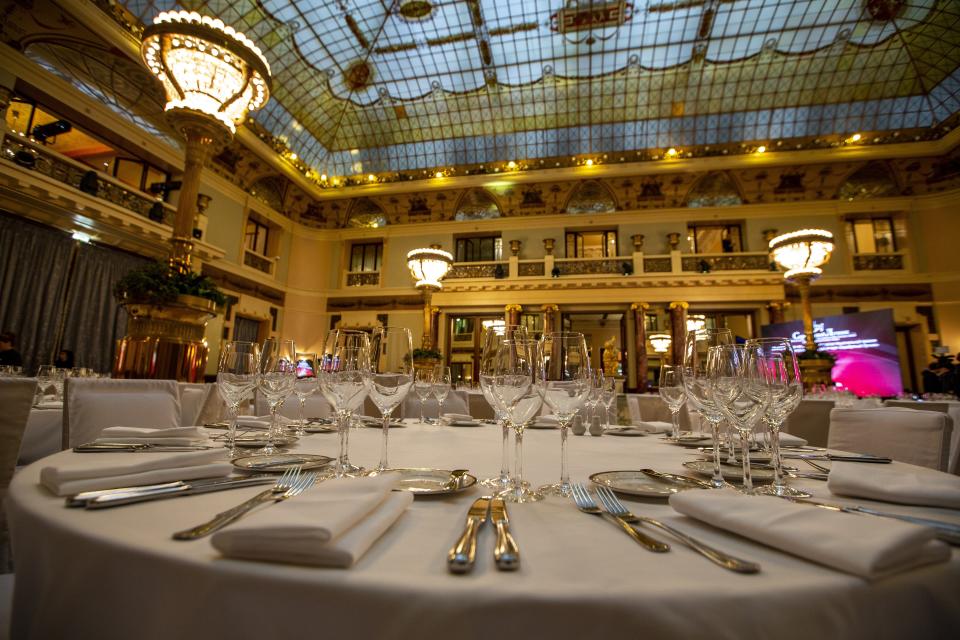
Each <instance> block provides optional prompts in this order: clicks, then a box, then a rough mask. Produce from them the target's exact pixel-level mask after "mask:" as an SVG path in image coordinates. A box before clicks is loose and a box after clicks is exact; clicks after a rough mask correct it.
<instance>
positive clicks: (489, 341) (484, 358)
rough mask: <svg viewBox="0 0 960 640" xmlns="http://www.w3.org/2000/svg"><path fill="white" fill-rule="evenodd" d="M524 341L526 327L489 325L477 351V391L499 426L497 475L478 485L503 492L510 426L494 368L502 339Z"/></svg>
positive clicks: (507, 476)
mask: <svg viewBox="0 0 960 640" xmlns="http://www.w3.org/2000/svg"><path fill="white" fill-rule="evenodd" d="M510 338H520V339H527V330H526V327H523V326H520V325H499V324H498V325H491V326H489V327H485V328H484V330H483V335H482V337H481V351H480V391H481V392H482V393H483V397H484V398H486V400H487V402H488V403H489V404H490V406H491V407H492V408H493V413H494V415H495V416H496V419H497V423H498V424H499V425H500V437H501V450H500V475H499V476H496V477H493V478H484V479H483V480H481V481H480V484H482V485H484V486H486V487H493V488H495V489H498V490H500V491H505V490H507V489H508V488H509V487H510V461H509V457H510V456H509V443H510V423H509V421H508V420H507V411H506V407H504V406H503V403H502V402H500V399H499V398H498V396H497V394H496V393H494V390H493V377H494V369H495V367H496V363H497V352H498V350H499V349H500V344H501V343H502V342H503V341H504V340H505V339H510Z"/></svg>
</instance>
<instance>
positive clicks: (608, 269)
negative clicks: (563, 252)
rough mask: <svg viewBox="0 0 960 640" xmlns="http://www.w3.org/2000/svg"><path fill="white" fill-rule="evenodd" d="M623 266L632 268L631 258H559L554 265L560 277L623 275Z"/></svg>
mask: <svg viewBox="0 0 960 640" xmlns="http://www.w3.org/2000/svg"><path fill="white" fill-rule="evenodd" d="M624 264H628V265H630V268H631V269H632V268H633V258H630V257H617V258H559V259H558V260H556V261H554V265H555V266H557V267H559V268H560V275H561V276H567V275H569V276H573V275H577V276H579V275H594V274H607V273H616V274H620V275H623V271H624V266H623V265H624Z"/></svg>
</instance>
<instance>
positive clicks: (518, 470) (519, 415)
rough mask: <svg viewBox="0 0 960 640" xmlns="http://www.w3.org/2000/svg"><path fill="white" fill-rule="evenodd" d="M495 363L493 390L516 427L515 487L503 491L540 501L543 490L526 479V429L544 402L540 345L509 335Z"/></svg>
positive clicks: (516, 499) (505, 496)
mask: <svg viewBox="0 0 960 640" xmlns="http://www.w3.org/2000/svg"><path fill="white" fill-rule="evenodd" d="M495 357H496V363H495V365H494V367H493V392H494V393H495V394H496V395H497V398H498V399H499V402H501V403H502V404H503V407H504V409H505V410H506V413H507V419H508V420H509V421H510V425H511V426H512V427H513V429H514V433H515V440H514V442H515V443H516V446H515V449H514V475H513V478H512V480H511V488H510V490H509V491H507V492H506V493H504V494H503V499H504V500H506V501H508V502H519V503H523V502H536V501H537V500H542V499H543V495H542V494H541V493H539V492H535V491H530V488H529V485H528V484H527V483H526V482H524V480H523V430H524V428H526V426H527V423H528V422H530V421H531V420H532V419H533V418H534V416H536V415H537V412H538V411H539V410H540V407H541V406H542V404H543V397H542V395H541V385H542V382H541V376H540V372H539V367H540V355H539V345H538V344H537V343H536V342H535V341H533V340H530V339H516V338H509V339H505V340H503V341H502V342H501V343H500V346H499V347H498V349H497V355H496V356H495Z"/></svg>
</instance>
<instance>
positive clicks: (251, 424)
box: [237, 416, 270, 430]
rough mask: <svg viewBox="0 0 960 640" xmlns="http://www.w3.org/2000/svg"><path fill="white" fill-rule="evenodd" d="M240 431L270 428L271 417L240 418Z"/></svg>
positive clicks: (238, 422) (238, 421)
mask: <svg viewBox="0 0 960 640" xmlns="http://www.w3.org/2000/svg"><path fill="white" fill-rule="evenodd" d="M237 428H238V429H263V430H267V429H269V428H270V416H238V417H237Z"/></svg>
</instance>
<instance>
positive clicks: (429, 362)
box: [413, 358, 440, 371]
mask: <svg viewBox="0 0 960 640" xmlns="http://www.w3.org/2000/svg"><path fill="white" fill-rule="evenodd" d="M438 364H440V360H439V359H437V358H414V359H413V368H414V370H416V371H419V370H421V369H426V370H427V371H433V369H434V367H436V366H437V365H438Z"/></svg>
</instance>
